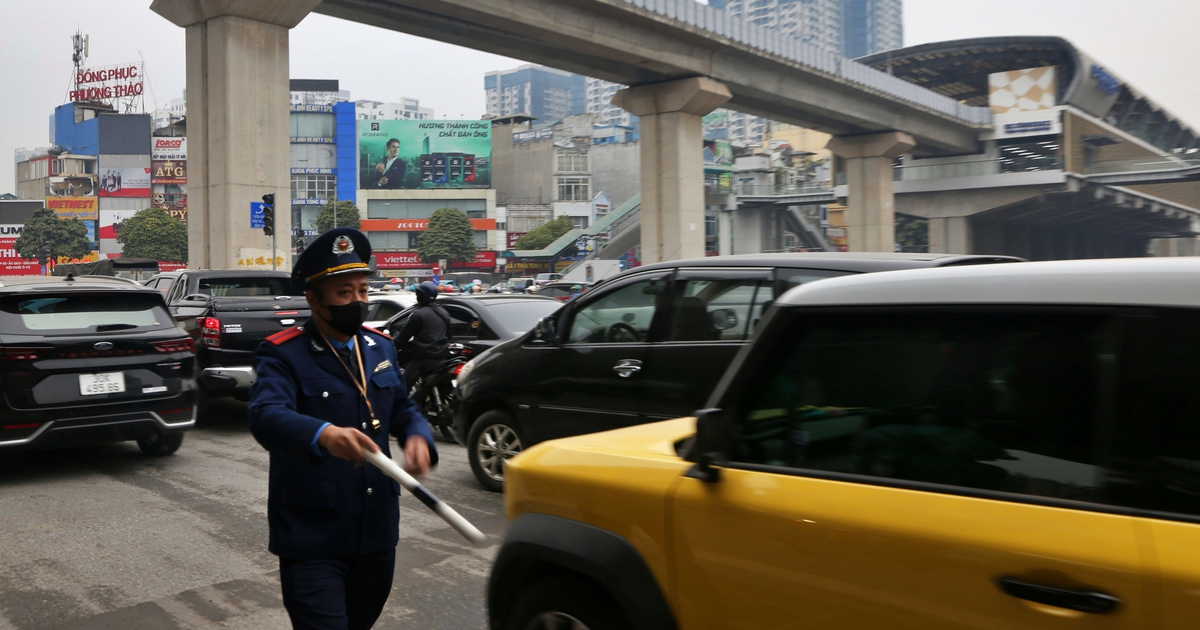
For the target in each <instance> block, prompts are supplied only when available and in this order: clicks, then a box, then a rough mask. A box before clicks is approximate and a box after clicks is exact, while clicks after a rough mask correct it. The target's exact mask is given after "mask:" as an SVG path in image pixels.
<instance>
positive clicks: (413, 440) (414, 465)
mask: <svg viewBox="0 0 1200 630" xmlns="http://www.w3.org/2000/svg"><path fill="white" fill-rule="evenodd" d="M404 471H405V472H407V473H408V474H410V475H413V476H414V477H420V476H423V475H426V474H428V473H429V444H427V443H426V442H425V438H423V437H421V436H419V435H413V436H410V437H409V438H408V440H407V441H406V442H404Z"/></svg>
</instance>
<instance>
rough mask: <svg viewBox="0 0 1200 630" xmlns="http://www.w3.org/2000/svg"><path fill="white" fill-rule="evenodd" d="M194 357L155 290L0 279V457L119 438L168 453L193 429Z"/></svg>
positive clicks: (100, 281) (94, 280)
mask: <svg viewBox="0 0 1200 630" xmlns="http://www.w3.org/2000/svg"><path fill="white" fill-rule="evenodd" d="M193 357H194V354H193V345H192V340H191V339H190V338H188V337H187V335H185V334H184V333H183V331H182V330H180V329H179V328H177V327H176V326H175V322H174V321H173V320H172V319H171V315H170V313H168V312H167V308H166V303H165V302H163V298H162V294H160V293H158V292H157V291H155V290H154V289H150V288H147V287H143V286H140V285H137V284H135V283H132V282H129V281H127V280H122V279H120V278H104V277H95V276H88V277H80V278H73V277H71V276H67V277H65V278H63V277H37V276H35V277H5V278H0V381H2V382H3V384H4V394H3V397H2V398H0V453H3V452H13V451H17V450H24V449H33V448H46V447H55V446H71V445H80V444H88V443H92V442H101V441H123V440H137V444H138V447H139V448H141V450H142V452H144V453H146V454H148V455H169V454H171V453H174V452H175V451H176V450H178V449H179V445H180V444H182V443H183V433H184V431H187V430H188V429H191V428H192V427H193V426H194V425H195V422H196V417H195V415H196V414H195V406H196V384H195V380H194V379H193V378H192V366H193V364H194V360H193Z"/></svg>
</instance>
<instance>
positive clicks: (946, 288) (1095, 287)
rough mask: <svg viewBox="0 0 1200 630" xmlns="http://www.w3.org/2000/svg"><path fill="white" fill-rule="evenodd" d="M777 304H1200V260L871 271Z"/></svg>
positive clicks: (794, 293) (791, 294) (815, 285)
mask: <svg viewBox="0 0 1200 630" xmlns="http://www.w3.org/2000/svg"><path fill="white" fill-rule="evenodd" d="M777 303H778V304H780V305H787V306H844V305H883V304H888V305H900V304H906V305H916V304H1107V305H1128V306H1175V307H1200V258H1109V259H1095V260H1064V261H1052V262H1026V263H1009V264H1001V265H968V266H963V267H941V268H934V269H914V270H906V271H886V272H879V273H865V274H859V275H853V276H842V277H839V278H831V279H828V280H818V281H815V282H811V283H808V284H803V285H801V286H799V287H796V288H795V289H792V290H791V291H788V292H787V293H785V294H784V295H783V296H781V297H780V298H779V300H778V302H777Z"/></svg>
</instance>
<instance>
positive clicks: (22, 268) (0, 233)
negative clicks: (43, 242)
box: [0, 224, 41, 276]
mask: <svg viewBox="0 0 1200 630" xmlns="http://www.w3.org/2000/svg"><path fill="white" fill-rule="evenodd" d="M22 227H23V226H21V225H15V224H13V225H0V276H26V275H33V274H38V273H41V265H39V264H38V261H37V260H36V259H27V258H21V257H20V256H18V255H17V245H16V243H17V238H18V237H20V236H21V228H22Z"/></svg>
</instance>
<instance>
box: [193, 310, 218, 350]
mask: <svg viewBox="0 0 1200 630" xmlns="http://www.w3.org/2000/svg"><path fill="white" fill-rule="evenodd" d="M196 323H198V324H200V342H201V343H203V344H204V345H205V346H207V347H209V348H220V347H221V320H219V319H217V318H216V317H198V318H196Z"/></svg>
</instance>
